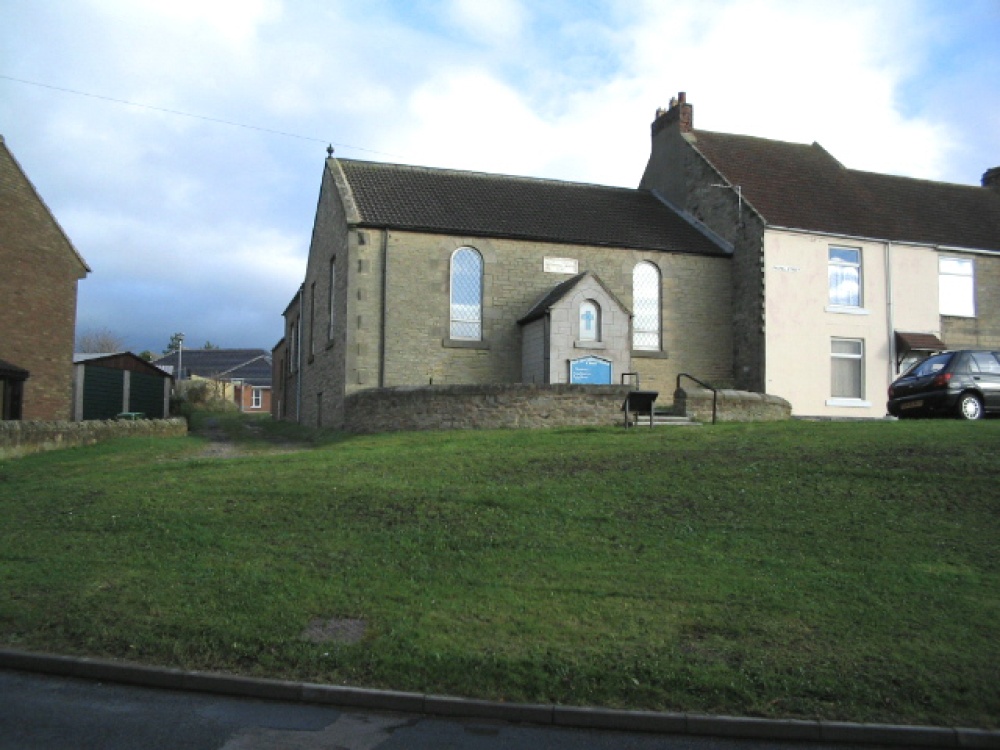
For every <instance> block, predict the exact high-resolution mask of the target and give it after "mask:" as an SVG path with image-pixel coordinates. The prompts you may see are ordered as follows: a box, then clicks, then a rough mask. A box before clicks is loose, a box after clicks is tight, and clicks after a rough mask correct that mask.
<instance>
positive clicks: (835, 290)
mask: <svg viewBox="0 0 1000 750" xmlns="http://www.w3.org/2000/svg"><path fill="white" fill-rule="evenodd" d="M829 279H830V304H831V305H833V306H834V307H861V251H860V250H859V249H857V248H850V247H831V248H830V261H829Z"/></svg>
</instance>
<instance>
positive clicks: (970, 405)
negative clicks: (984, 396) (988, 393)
mask: <svg viewBox="0 0 1000 750" xmlns="http://www.w3.org/2000/svg"><path fill="white" fill-rule="evenodd" d="M982 417H983V402H982V401H980V400H979V396H977V395H976V394H975V393H963V394H962V395H961V396H960V397H959V399H958V418H959V419H982Z"/></svg>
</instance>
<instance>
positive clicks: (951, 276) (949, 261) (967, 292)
mask: <svg viewBox="0 0 1000 750" xmlns="http://www.w3.org/2000/svg"><path fill="white" fill-rule="evenodd" d="M975 281H976V280H975V276H974V274H973V267H972V261H971V260H969V259H967V258H939V259H938V299H939V305H940V308H939V312H940V313H941V315H954V316H955V317H959V318H974V317H976V284H975Z"/></svg>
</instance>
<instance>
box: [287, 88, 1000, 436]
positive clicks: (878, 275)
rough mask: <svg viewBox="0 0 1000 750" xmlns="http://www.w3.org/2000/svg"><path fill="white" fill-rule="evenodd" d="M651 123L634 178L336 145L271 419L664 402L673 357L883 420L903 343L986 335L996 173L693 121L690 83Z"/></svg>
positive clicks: (733, 384) (678, 367)
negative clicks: (850, 163)
mask: <svg viewBox="0 0 1000 750" xmlns="http://www.w3.org/2000/svg"><path fill="white" fill-rule="evenodd" d="M652 134H653V143H652V152H651V156H650V160H649V163H648V165H647V168H646V171H645V174H644V175H642V180H641V183H640V186H639V187H638V188H636V189H627V188H616V187H604V186H599V185H590V184H580V183H570V182H560V181H555V180H542V179H530V178H524V177H510V176H504V175H496V174H482V173H474V172H465V171H456V170H442V169H431V168H427V167H416V166H404V165H396V164H385V163H376V162H365V161H356V160H349V159H337V158H334V157H333V156H332V153H331V155H330V158H328V159H327V160H326V163H325V165H324V170H323V178H322V184H321V188H320V196H319V203H318V207H317V211H316V220H315V224H314V228H313V235H312V242H311V245H310V250H309V259H308V262H307V268H306V274H305V280H304V282H303V284H302V286H301V287H300V289H299V290H298V292H297V293H296V295H295V296H294V297H293V299H292V301H291V303H290V304H289V305H288V307H287V308H286V310H285V312H284V318H285V335H284V338H283V339H282V340H281V341H280V342H279V343H278V345H277V346H276V347H275V349H274V353H273V363H274V376H273V384H274V398H273V401H272V413H273V414H274V416H276V417H278V418H282V419H290V420H294V421H299V422H301V423H304V424H310V425H314V426H322V427H335V428H339V427H343V426H344V421H345V407H346V404H347V403H348V402H349V401H350V399H351V398H352V397H353V396H355V395H356V394H360V393H362V392H370V391H372V389H393V388H395V389H399V388H401V387H403V388H405V387H415V386H431V385H433V386H453V385H468V386H473V385H481V384H534V385H549V384H588V385H592V384H605V385H620V384H622V383H628V384H631V385H633V386H634V385H635V384H636V383H639V384H641V387H642V388H644V389H645V388H649V389H653V390H657V391H659V392H660V393H661V394H663V395H666V396H667V401H668V402H669V394H671V393H672V391H673V388H674V381H675V379H676V378H677V376H678V374H680V373H682V372H683V373H689V374H692V375H694V376H696V377H697V378H699V379H702V380H705V381H707V382H711V383H713V384H715V385H717V386H720V387H728V388H736V389H742V390H746V391H755V392H760V393H763V392H767V393H772V394H775V395H778V396H782V397H784V398H786V399H788V400H789V401H791V403H792V408H793V411H794V413H798V414H802V415H830V416H864V417H878V416H882V415H884V414H885V404H884V402H885V387H886V386H887V385H888V383H889V382H890V381H891V379H892V377H893V376H894V373H896V372H898V370H899V368H900V367H901V366H902V364H903V361H904V359H906V357H907V356H912V355H913V354H914V353H915V352H911V351H910V349H918V348H921V347H922V348H925V349H926V348H944V347H945V345H951V346H966V345H971V344H974V345H976V346H990V347H1000V292H998V290H1000V192H998V191H997V190H996V189H995V187H996V185H995V183H996V176H995V175H994V177H993V178H992V179H993V182H992V183H990V181H989V180H987V179H986V178H984V187H970V186H964V185H947V184H945V183H935V182H929V181H923V180H913V179H910V178H901V177H892V176H887V175H872V174H870V173H862V172H855V171H853V170H848V169H845V168H844V167H843V166H842V165H840V164H839V163H838V162H836V160H834V159H833V158H832V157H830V156H829V154H827V152H825V151H824V150H823V149H822V148H821V147H819V146H818V145H817V144H813V145H812V146H804V145H800V144H789V143H783V142H778V141H767V140H765V139H757V138H747V137H745V136H729V135H724V134H715V133H708V132H704V131H696V130H694V128H693V109H692V107H691V105H690V104H688V103H687V102H686V99H685V96H684V94H681V95H680V97H679V99H678V100H675V101H674V102H672V105H671V107H670V109H668V110H661V111H659V112H658V113H657V117H656V120H655V121H654V123H653V127H652ZM995 171H996V170H993V172H995ZM989 174H991V173H988V175H989ZM987 183H990V184H993V185H994V189H991V188H989V187H987ZM931 206H933V207H934V210H933V212H931V211H930V208H931ZM955 289H957V290H958V294H959V297H961V298H962V299H960V300H959V302H957V303H955V302H954V301H953V297H954V294H952V292H953V291H954V290H955ZM942 290H944V291H942ZM945 292H947V294H945ZM946 298H947V299H946ZM939 300H940V301H939ZM954 304H957V305H959V306H960V309H958V308H956V309H952V308H950V307H947V306H948V305H954ZM942 339H944V340H943V341H942ZM928 342H929V343H928ZM384 392H388V391H384Z"/></svg>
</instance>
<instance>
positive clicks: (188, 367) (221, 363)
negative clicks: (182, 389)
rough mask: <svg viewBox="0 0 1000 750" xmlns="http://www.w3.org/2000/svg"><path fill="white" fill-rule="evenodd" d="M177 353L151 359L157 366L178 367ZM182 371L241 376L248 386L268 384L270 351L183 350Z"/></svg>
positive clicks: (227, 376)
mask: <svg viewBox="0 0 1000 750" xmlns="http://www.w3.org/2000/svg"><path fill="white" fill-rule="evenodd" d="M177 359H178V357H177V352H176V351H172V352H170V353H169V354H165V355H163V356H162V357H160V358H159V359H157V360H155V361H154V362H153V364H154V365H156V366H157V367H170V368H174V369H176V367H177ZM181 364H182V366H183V367H184V372H185V373H191V374H192V375H198V376H199V377H203V378H213V379H215V378H219V379H225V380H231V379H241V380H244V381H245V382H247V383H249V384H250V385H256V386H270V385H271V353H270V352H268V351H265V350H264V349H185V350H184V354H183V359H182V362H181Z"/></svg>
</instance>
